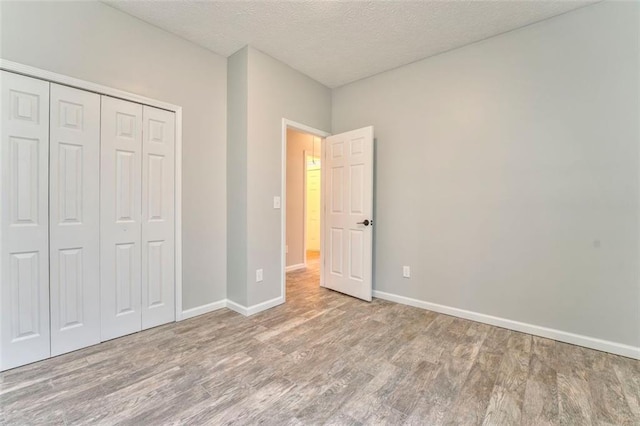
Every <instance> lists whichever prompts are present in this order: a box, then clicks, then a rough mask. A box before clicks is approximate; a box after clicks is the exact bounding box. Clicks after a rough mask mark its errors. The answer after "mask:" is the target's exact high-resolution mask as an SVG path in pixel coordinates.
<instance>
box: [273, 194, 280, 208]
mask: <svg viewBox="0 0 640 426" xmlns="http://www.w3.org/2000/svg"><path fill="white" fill-rule="evenodd" d="M273 208H274V209H279V208H280V197H278V196H277V195H276V196H275V197H273Z"/></svg>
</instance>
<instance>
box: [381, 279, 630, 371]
mask: <svg viewBox="0 0 640 426" xmlns="http://www.w3.org/2000/svg"><path fill="white" fill-rule="evenodd" d="M373 297H376V298H378V299H384V300H389V301H391V302H396V303H400V304H403V305H409V306H413V307H416V308H422V309H426V310H429V311H434V312H438V313H441V314H445V315H451V316H454V317H458V318H464V319H468V320H471V321H477V322H481V323H484V324H489V325H495V326H497V327H502V328H507V329H509V330H514V331H519V332H521V333H527V334H533V335H535V336H540V337H546V338H548V339H553V340H558V341H560V342H565V343H570V344H572V345H578V346H584V347H586V348H590V349H596V350H598V351H603V352H609V353H612V354H616V355H622V356H625V357H628V358H634V359H638V360H640V347H634V346H629V345H625V344H622V343H616V342H611V341H608V340H602V339H597V338H595V337H589V336H583V335H580V334H575V333H569V332H567V331H561V330H556V329H553V328H547V327H542V326H539V325H533V324H527V323H524V322H519V321H513V320H510V319H506V318H500V317H494V316H492V315H486V314H481V313H478V312H473V311H467V310H465V309H459V308H454V307H451V306H445V305H439V304H437V303H431V302H426V301H424V300H418V299H412V298H410V297H405V296H400V295H397V294H393V293H385V292H383V291H378V290H373Z"/></svg>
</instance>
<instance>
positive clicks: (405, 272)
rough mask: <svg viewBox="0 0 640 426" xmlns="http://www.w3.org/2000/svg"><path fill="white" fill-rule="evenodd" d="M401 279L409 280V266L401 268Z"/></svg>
mask: <svg viewBox="0 0 640 426" xmlns="http://www.w3.org/2000/svg"><path fill="white" fill-rule="evenodd" d="M402 277H403V278H411V268H410V267H409V266H403V267H402Z"/></svg>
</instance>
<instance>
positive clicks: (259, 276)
mask: <svg viewBox="0 0 640 426" xmlns="http://www.w3.org/2000/svg"><path fill="white" fill-rule="evenodd" d="M262 278H263V277H262V269H256V282H257V283H259V282H261V281H262Z"/></svg>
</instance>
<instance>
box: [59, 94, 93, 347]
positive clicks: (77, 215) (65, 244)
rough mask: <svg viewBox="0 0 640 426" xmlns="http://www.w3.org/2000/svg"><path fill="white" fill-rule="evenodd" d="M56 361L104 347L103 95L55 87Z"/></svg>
mask: <svg viewBox="0 0 640 426" xmlns="http://www.w3.org/2000/svg"><path fill="white" fill-rule="evenodd" d="M50 129H51V131H50V138H51V143H50V158H51V161H50V168H51V170H50V179H49V181H50V186H49V188H50V189H49V193H50V216H49V220H50V268H51V269H50V271H51V274H50V280H51V355H53V356H55V355H60V354H63V353H66V352H70V351H73V350H76V349H80V348H83V347H86V346H90V345H93V344H96V343H99V342H100V239H99V238H100V196H99V194H100V95H97V94H95V93H90V92H86V91H83V90H78V89H73V88H70V87H66V86H60V85H57V84H51V126H50Z"/></svg>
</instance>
